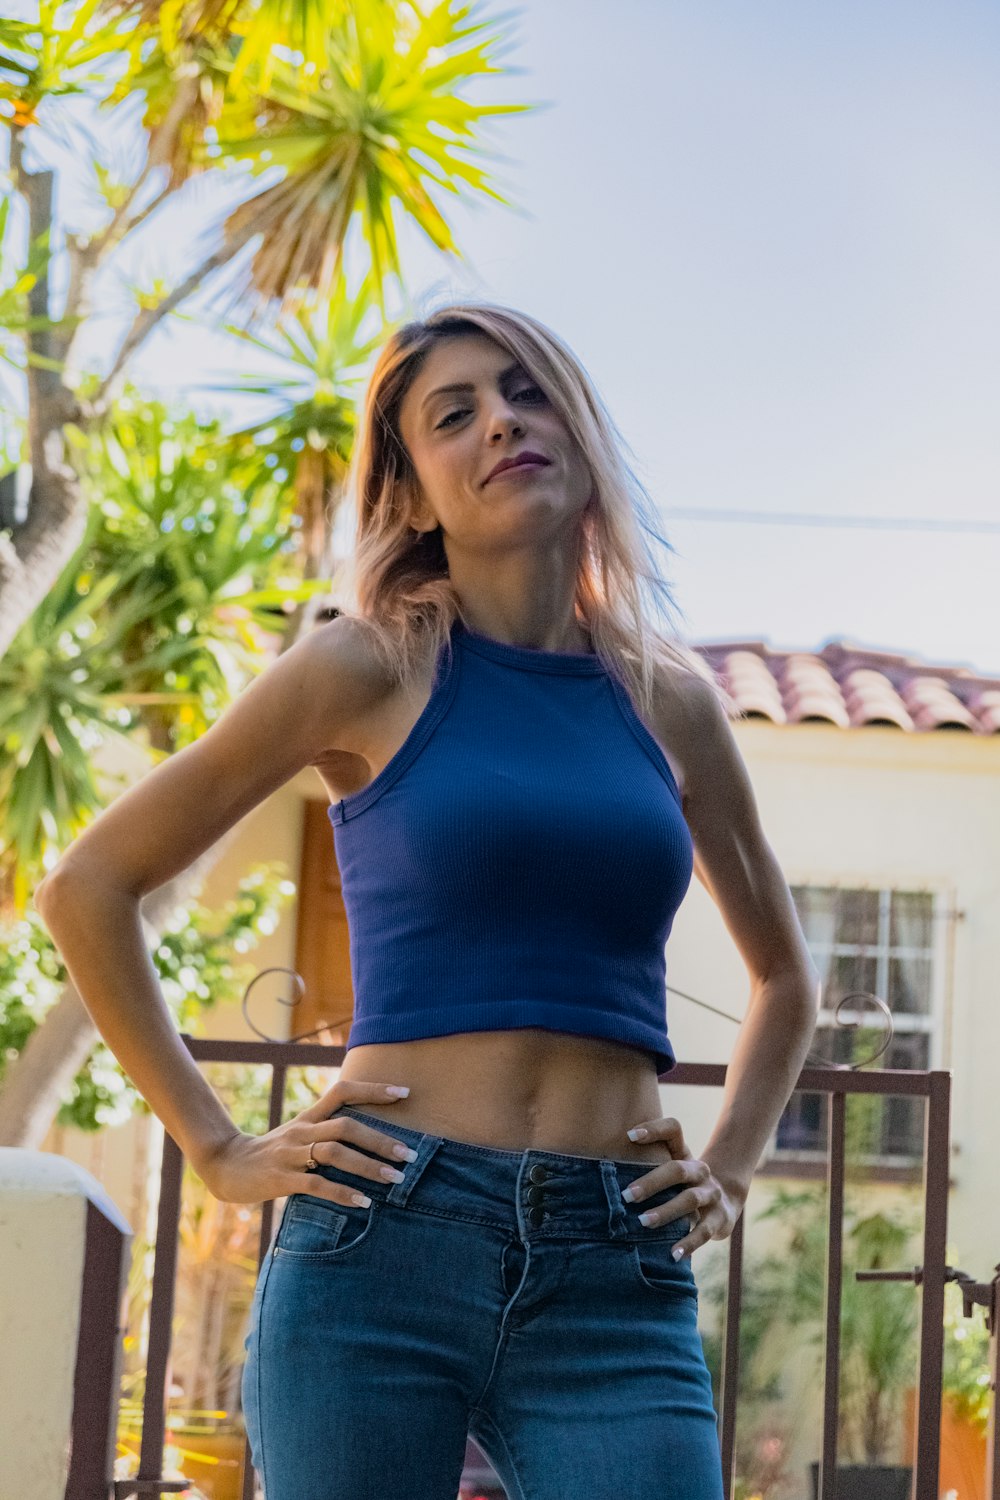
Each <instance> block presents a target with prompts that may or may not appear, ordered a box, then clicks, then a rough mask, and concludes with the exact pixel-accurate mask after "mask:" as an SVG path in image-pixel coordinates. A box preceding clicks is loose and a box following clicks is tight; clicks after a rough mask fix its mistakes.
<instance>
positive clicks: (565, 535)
mask: <svg viewBox="0 0 1000 1500" xmlns="http://www.w3.org/2000/svg"><path fill="white" fill-rule="evenodd" d="M456 384H461V385H463V386H466V387H467V389H463V390H441V387H442V386H454V385H456ZM400 429H401V433H402V438H403V442H404V444H405V445H406V449H407V452H408V453H409V456H410V460H411V463H412V465H413V468H414V469H415V471H416V476H417V493H416V494H415V495H414V513H413V518H412V523H413V525H414V526H415V527H416V528H417V529H418V530H421V531H432V530H433V529H434V527H435V525H437V524H440V526H441V527H442V530H443V532H444V535H445V539H446V541H450V542H452V543H453V544H454V545H456V546H457V547H460V548H469V549H471V550H473V551H492V550H496V549H499V550H505V549H508V548H510V547H524V546H525V545H526V544H527V545H545V544H546V543H550V542H552V541H554V540H561V541H562V542H563V543H564V544H568V539H569V537H570V536H571V535H572V534H574V533H575V532H576V530H577V529H578V525H579V519H580V516H581V514H582V512H583V510H584V509H585V508H586V505H587V502H588V500H589V499H590V496H591V493H592V490H593V481H592V479H591V477H590V471H589V469H588V467H587V464H586V462H585V460H584V457H583V454H582V452H581V450H580V447H579V445H578V443H577V442H576V440H575V438H574V437H573V436H572V435H571V433H570V432H569V430H568V428H567V427H566V424H565V423H564V422H563V420H562V418H561V417H560V416H559V415H558V413H557V412H556V410H555V408H554V407H553V406H552V405H551V403H550V402H549V400H548V398H547V396H546V394H545V393H544V391H542V390H540V389H539V387H538V386H537V385H536V384H535V382H534V381H533V379H532V378H531V377H530V376H529V375H528V374H526V373H525V371H524V370H523V369H522V368H521V367H520V366H519V365H518V364H517V361H516V360H515V358H514V356H513V355H511V354H509V353H508V351H507V350H506V349H504V348H502V347H501V346H500V345H499V344H496V343H494V341H493V340H492V339H491V338H488V337H487V336H486V335H485V334H460V335H454V336H452V337H449V338H447V339H443V340H441V341H440V342H439V343H437V344H435V345H434V346H433V347H432V348H431V350H430V352H429V353H428V355H427V358H426V359H425V361H424V364H423V366H422V367H421V370H420V373H419V374H418V375H417V377H416V378H415V380H414V381H413V384H412V385H411V386H410V388H409V390H408V391H407V393H406V395H405V397H404V398H403V403H402V407H401V410H400ZM528 450H530V451H531V452H533V453H538V454H540V455H541V456H542V457H543V458H545V459H548V463H547V464H546V465H544V466H542V465H537V464H533V465H527V466H519V467H517V468H514V469H511V470H510V471H508V472H504V473H501V474H500V475H497V476H495V477H493V478H489V475H490V471H491V470H492V469H493V467H494V465H495V464H496V463H497V461H498V460H499V459H501V458H508V457H514V456H515V455H517V454H518V453H523V452H526V451H528Z"/></svg>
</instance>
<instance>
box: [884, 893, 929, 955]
mask: <svg viewBox="0 0 1000 1500" xmlns="http://www.w3.org/2000/svg"><path fill="white" fill-rule="evenodd" d="M891 900H892V904H891V906H890V909H889V943H890V946H891V947H893V948H930V947H931V945H932V943H933V917H934V897H933V896H932V895H931V893H930V891H893V892H892V898H891Z"/></svg>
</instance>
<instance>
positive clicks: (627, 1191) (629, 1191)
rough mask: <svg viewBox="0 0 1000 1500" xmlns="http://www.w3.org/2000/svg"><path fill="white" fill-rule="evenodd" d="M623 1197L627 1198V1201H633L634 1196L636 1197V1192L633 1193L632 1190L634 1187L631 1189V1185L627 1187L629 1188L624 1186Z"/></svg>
mask: <svg viewBox="0 0 1000 1500" xmlns="http://www.w3.org/2000/svg"><path fill="white" fill-rule="evenodd" d="M622 1197H623V1198H624V1199H625V1200H626V1201H627V1202H629V1203H631V1202H632V1199H633V1198H634V1197H635V1193H633V1191H632V1189H631V1188H630V1187H627V1188H623V1189H622Z"/></svg>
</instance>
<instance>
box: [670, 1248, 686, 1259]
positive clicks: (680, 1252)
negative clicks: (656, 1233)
mask: <svg viewBox="0 0 1000 1500" xmlns="http://www.w3.org/2000/svg"><path fill="white" fill-rule="evenodd" d="M670 1254H671V1255H672V1256H673V1258H674V1260H680V1258H681V1256H682V1255H683V1254H684V1246H683V1245H675V1246H674V1248H673V1249H672V1250H671V1252H670Z"/></svg>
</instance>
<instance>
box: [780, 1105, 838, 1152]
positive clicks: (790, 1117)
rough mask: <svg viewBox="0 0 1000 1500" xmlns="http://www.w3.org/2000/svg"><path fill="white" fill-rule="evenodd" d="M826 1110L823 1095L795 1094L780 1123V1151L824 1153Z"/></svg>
mask: <svg viewBox="0 0 1000 1500" xmlns="http://www.w3.org/2000/svg"><path fill="white" fill-rule="evenodd" d="M824 1121H825V1109H824V1103H823V1096H822V1095H821V1094H793V1095H792V1097H791V1099H789V1101H788V1104H787V1106H786V1108H785V1110H784V1112H783V1113H782V1116H781V1119H780V1120H779V1121H778V1130H777V1135H776V1138H775V1139H776V1144H777V1147H778V1150H779V1151H824V1150H825V1149H826V1131H825V1130H824V1128H823V1126H824Z"/></svg>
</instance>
